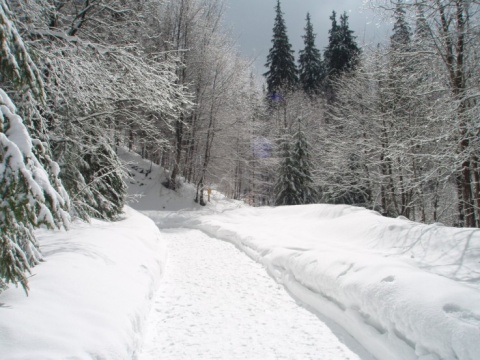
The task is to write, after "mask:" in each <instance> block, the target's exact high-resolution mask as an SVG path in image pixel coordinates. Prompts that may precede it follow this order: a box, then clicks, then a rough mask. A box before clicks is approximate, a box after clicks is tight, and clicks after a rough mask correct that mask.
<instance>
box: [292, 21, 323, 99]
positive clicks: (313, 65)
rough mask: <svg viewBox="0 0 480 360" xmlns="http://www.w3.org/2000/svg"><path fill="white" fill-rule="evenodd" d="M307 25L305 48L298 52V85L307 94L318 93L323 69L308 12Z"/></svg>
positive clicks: (304, 37) (304, 38)
mask: <svg viewBox="0 0 480 360" xmlns="http://www.w3.org/2000/svg"><path fill="white" fill-rule="evenodd" d="M306 20H307V25H306V27H305V35H304V36H303V41H304V44H305V48H304V49H303V50H300V52H299V55H300V56H299V60H298V63H299V80H300V86H301V87H302V89H303V91H305V93H307V94H318V93H319V91H320V89H321V84H322V81H323V78H324V77H325V71H324V67H323V62H322V55H321V54H320V51H319V50H318V49H317V48H316V46H315V36H316V35H315V34H314V33H313V26H312V23H311V22H310V14H309V13H307V18H306Z"/></svg>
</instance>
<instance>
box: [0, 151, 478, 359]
mask: <svg viewBox="0 0 480 360" xmlns="http://www.w3.org/2000/svg"><path fill="white" fill-rule="evenodd" d="M122 157H123V158H125V159H126V160H127V161H129V162H130V164H129V165H128V167H129V171H130V173H131V175H132V179H131V180H130V192H131V194H132V195H138V194H142V195H143V196H141V197H138V196H131V197H130V199H129V202H130V206H132V207H135V208H137V209H139V210H142V212H143V213H144V214H145V215H147V216H149V217H150V218H151V219H152V220H153V222H152V221H151V220H148V219H147V218H146V217H145V216H143V215H141V214H139V213H138V212H136V211H134V210H132V209H130V208H129V207H126V214H125V219H124V220H122V221H120V222H116V223H104V222H100V221H93V222H92V224H81V223H74V224H73V225H72V230H70V231H69V232H64V231H47V230H41V231H38V232H37V235H38V238H39V242H40V245H41V249H42V251H43V254H44V257H45V259H46V262H44V263H42V264H40V265H39V266H37V267H35V268H34V269H33V272H34V276H32V277H31V279H30V287H31V293H30V296H29V297H25V295H24V293H23V291H22V290H21V289H15V288H12V289H9V290H7V291H5V292H3V293H2V294H0V303H1V305H0V354H2V355H1V358H2V359H26V358H35V359H63V358H76V359H77V358H78V359H91V358H102V359H131V358H133V359H136V358H139V359H141V360H149V359H155V358H159V357H161V358H164V359H191V358H198V359H211V358H219V359H226V358H228V359H234V358H239V359H240V358H262V359H269V358H271V359H282V358H285V359H287V358H290V359H291V358H301V359H309V358H318V357H319V356H321V357H322V358H326V359H347V358H350V359H363V360H372V359H374V358H377V359H386V360H395V359H402V360H410V359H420V360H439V359H460V360H473V359H478V354H480V341H479V339H480V286H479V285H480V282H479V279H480V276H479V275H480V254H479V251H480V250H479V249H480V230H478V229H457V228H450V227H445V226H442V225H441V224H433V225H422V224H418V223H414V222H411V221H408V220H406V219H402V218H399V219H389V218H384V217H381V216H380V215H379V214H377V213H375V212H373V211H369V210H366V209H363V208H356V207H350V206H332V205H304V206H286V207H277V208H269V207H263V208H251V207H248V206H246V205H244V204H243V203H241V202H238V201H233V200H229V199H226V198H225V197H224V196H222V195H221V194H219V193H218V192H215V191H214V192H213V198H212V201H211V202H210V203H208V204H207V206H206V207H200V206H198V205H197V204H195V203H194V202H193V201H192V199H193V197H194V188H193V187H192V186H191V185H188V184H183V185H182V186H181V188H180V190H179V192H178V193H174V192H172V191H170V190H167V189H165V188H163V187H162V186H161V183H162V182H164V181H165V180H166V176H167V174H166V173H165V172H163V171H162V170H161V169H160V168H159V167H158V166H156V165H154V164H150V163H148V162H143V161H142V160H140V159H139V157H138V156H137V155H134V154H133V153H128V152H124V153H123V154H122ZM154 223H155V224H156V225H157V226H158V227H159V228H160V230H158V228H157V227H156V226H155V225H154ZM220 240H223V241H220ZM232 244H233V245H234V246H232ZM167 246H168V256H167V257H166V253H167V250H166V247H167ZM245 254H246V255H248V256H245ZM165 259H167V260H165ZM165 261H166V265H165ZM164 266H166V270H165V273H164V271H163V268H164ZM162 276H163V279H162V281H161V282H160V281H159V280H160V278H161V277H162ZM159 284H160V287H159V290H158V291H157V292H156V293H155V289H156V288H157V286H158V285H159ZM149 309H151V311H150V312H149ZM147 315H148V316H147Z"/></svg>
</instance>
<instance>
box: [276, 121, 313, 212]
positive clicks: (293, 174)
mask: <svg viewBox="0 0 480 360" xmlns="http://www.w3.org/2000/svg"><path fill="white" fill-rule="evenodd" d="M292 140H293V146H292V145H291V142H292ZM280 149H281V157H282V162H281V164H280V169H279V172H278V174H279V176H278V179H277V183H276V185H275V194H276V196H275V205H277V206H279V205H301V204H312V203H315V202H316V200H317V192H316V190H315V188H314V187H313V179H312V174H311V168H312V163H311V161H310V154H309V146H308V142H307V139H306V137H305V133H304V132H303V131H302V129H301V126H300V122H299V124H298V131H297V132H296V133H295V135H294V136H293V139H292V137H291V136H289V135H287V134H285V135H284V136H283V137H282V138H281V143H280Z"/></svg>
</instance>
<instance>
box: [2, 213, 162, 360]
mask: <svg viewBox="0 0 480 360" xmlns="http://www.w3.org/2000/svg"><path fill="white" fill-rule="evenodd" d="M125 212H126V214H125V219H124V220H122V221H119V222H114V223H107V222H102V221H98V220H92V223H91V224H86V223H74V224H73V225H72V229H71V230H70V231H68V232H65V231H48V230H40V231H37V232H36V235H37V238H38V240H39V243H40V246H41V249H42V252H43V255H44V258H45V260H46V261H45V262H43V263H41V264H40V265H38V266H36V267H35V268H34V269H33V271H32V272H33V276H32V277H31V278H30V280H29V282H30V285H31V291H30V293H29V296H28V297H26V296H25V293H24V292H23V290H22V289H18V288H10V289H8V290H7V291H5V292H3V293H2V294H0V354H1V355H0V357H1V358H2V360H7V359H9V360H10V359H131V358H134V357H135V353H136V352H137V351H138V347H139V345H140V343H141V339H142V329H143V324H144V320H145V316H146V315H147V313H148V310H149V308H150V299H151V298H152V296H153V293H154V290H155V288H156V286H157V285H158V282H159V281H158V280H159V277H160V276H161V274H162V271H163V266H164V258H165V250H164V245H163V242H162V241H161V239H160V232H159V230H158V228H157V227H156V226H155V225H154V224H153V222H152V221H151V220H149V219H148V218H146V217H145V216H143V215H141V214H139V213H138V212H136V211H134V210H132V209H130V208H125Z"/></svg>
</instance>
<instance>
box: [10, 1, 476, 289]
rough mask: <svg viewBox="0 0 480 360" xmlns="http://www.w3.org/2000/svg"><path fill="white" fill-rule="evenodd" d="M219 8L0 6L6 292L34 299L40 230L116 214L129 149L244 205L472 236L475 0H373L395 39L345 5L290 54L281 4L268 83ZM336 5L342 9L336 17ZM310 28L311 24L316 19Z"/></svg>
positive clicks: (169, 4)
mask: <svg viewBox="0 0 480 360" xmlns="http://www.w3.org/2000/svg"><path fill="white" fill-rule="evenodd" d="M226 6H227V3H226V2H225V1H223V0H175V1H173V0H171V1H169V0H141V1H138V0H74V1H68V0H29V1H23V0H17V1H7V0H0V40H1V47H0V52H1V53H0V54H1V55H0V56H1V59H0V64H1V68H0V143H1V147H0V199H1V201H0V291H1V290H2V289H3V288H6V286H7V285H8V284H9V283H15V284H21V285H22V286H23V287H24V288H25V290H26V291H27V290H28V273H29V269H30V267H32V266H34V265H35V264H37V263H38V262H39V261H41V259H42V256H41V253H40V252H39V249H38V245H37V243H36V240H35V235H34V230H35V229H36V228H38V227H42V226H46V227H49V228H61V227H64V228H68V225H69V223H70V221H71V220H72V219H75V218H80V219H83V220H85V221H88V220H89V219H90V218H100V219H103V220H112V221H114V220H116V219H117V218H118V217H119V216H120V215H121V213H122V208H123V207H124V205H125V203H126V200H127V199H126V189H127V183H128V176H129V174H128V172H127V171H126V170H125V169H126V167H125V165H124V164H122V162H121V161H120V159H119V158H118V155H117V151H118V149H119V147H125V148H128V149H129V150H130V151H135V152H138V153H139V154H141V155H142V157H143V158H145V159H148V160H149V161H151V163H155V164H159V165H161V166H162V167H164V168H165V169H167V170H168V173H169V180H168V181H167V182H166V183H165V184H164V186H166V187H168V188H170V189H173V190H175V189H178V188H179V187H181V186H182V184H183V183H185V182H188V183H193V184H195V185H196V188H197V195H196V198H195V199H192V200H195V201H196V202H198V203H200V204H205V202H206V201H207V200H206V198H205V195H204V190H206V189H207V188H214V189H216V190H218V191H220V192H222V193H224V194H226V195H228V196H230V197H231V198H234V199H240V200H243V201H245V202H246V203H248V204H250V205H252V206H261V205H271V206H276V205H295V204H308V203H329V204H348V205H355V206H362V207H366V208H368V209H374V210H376V211H378V212H379V213H381V214H382V215H384V216H389V217H399V216H401V217H405V218H408V219H410V220H413V221H419V222H423V223H443V224H445V225H448V226H457V227H479V226H480V167H479V166H480V165H479V161H480V160H479V158H478V156H479V149H480V147H479V141H480V140H479V135H480V132H479V131H480V117H479V114H480V113H479V105H478V97H479V96H480V88H479V85H480V84H479V80H480V77H479V75H480V69H479V68H478V63H479V59H478V56H479V55H478V52H479V50H480V33H479V27H478V24H479V13H478V11H479V9H480V3H479V2H478V1H477V0H412V1H403V0H370V1H367V4H366V6H369V7H372V8H375V9H376V10H377V11H378V14H379V16H380V17H382V19H383V20H384V21H390V22H391V23H392V29H391V35H390V36H389V38H388V40H387V41H386V42H385V43H382V44H371V45H363V46H362V47H361V46H360V45H359V44H358V42H357V40H356V36H355V34H354V32H353V31H352V30H351V29H350V28H349V24H348V16H347V14H346V13H344V12H342V13H339V15H337V13H336V12H335V11H333V12H332V13H331V14H325V19H323V21H328V20H327V19H328V18H329V19H330V21H331V28H330V30H329V34H328V46H327V47H326V48H325V49H319V48H318V47H317V46H316V44H315V37H316V34H315V32H314V25H315V24H314V23H313V21H312V19H311V17H310V15H309V14H306V19H305V35H304V36H303V40H304V48H303V49H302V50H301V51H299V53H298V56H297V57H295V54H294V52H293V50H292V49H291V45H290V43H289V39H288V33H287V27H286V24H285V21H284V17H283V16H284V14H283V13H282V10H281V2H280V1H279V0H277V3H276V6H275V7H274V8H272V14H271V17H272V18H274V27H273V31H272V44H271V49H270V51H269V54H268V57H267V59H266V72H265V73H264V74H263V76H258V75H256V72H255V71H254V69H253V66H252V63H253V62H252V60H251V59H246V58H244V57H242V56H241V55H240V53H239V51H238V49H237V46H236V44H235V41H234V40H233V39H234V36H233V35H232V33H231V31H230V30H229V29H228V24H225V11H226ZM339 10H342V9H339ZM315 20H316V19H315Z"/></svg>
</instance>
